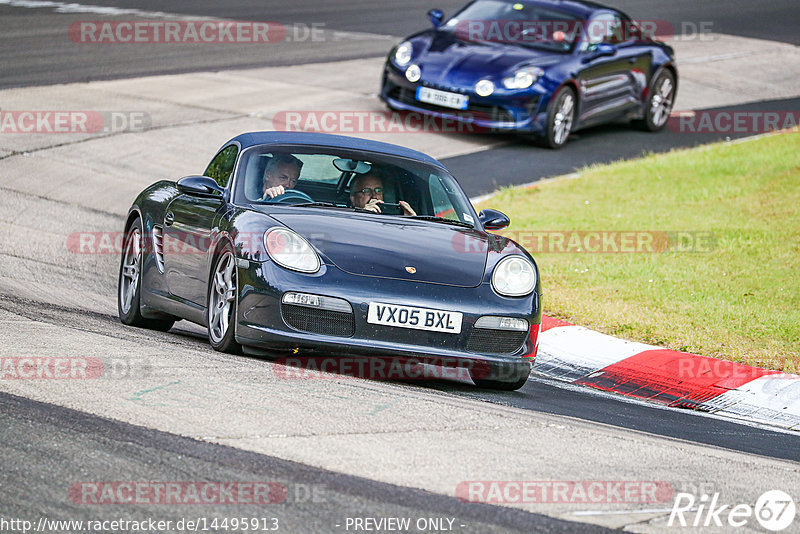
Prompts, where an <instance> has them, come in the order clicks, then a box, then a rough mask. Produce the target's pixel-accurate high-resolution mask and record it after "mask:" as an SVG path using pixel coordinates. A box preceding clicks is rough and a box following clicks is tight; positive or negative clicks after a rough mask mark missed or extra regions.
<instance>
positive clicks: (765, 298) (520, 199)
mask: <svg viewBox="0 0 800 534" xmlns="http://www.w3.org/2000/svg"><path fill="white" fill-rule="evenodd" d="M799 154H800V133H796V132H795V133H785V134H781V135H771V136H766V137H762V138H759V139H754V140H750V141H747V142H743V143H723V144H718V145H709V146H706V147H701V148H699V149H692V150H680V151H673V152H670V153H667V154H658V155H651V156H648V157H645V158H642V159H637V160H630V161H623V162H619V163H614V164H611V165H603V166H593V167H589V168H587V169H584V170H582V171H581V172H580V174H579V177H578V178H575V179H560V180H555V181H552V182H549V183H547V182H546V183H543V184H542V185H540V186H536V187H533V188H530V189H524V190H518V189H516V190H515V189H511V188H509V189H504V190H502V191H500V192H499V193H498V194H496V195H495V196H494V197H492V198H491V199H489V200H488V201H484V202H483V203H481V204H480V205H479V206H476V207H477V208H478V209H482V208H485V207H490V206H493V207H496V208H499V209H501V210H503V211H504V212H506V213H507V214H508V215H509V216H510V217H511V221H512V225H511V227H509V228H508V230H505V231H503V232H501V233H503V234H504V235H508V236H509V237H512V238H513V239H515V240H516V241H518V242H519V243H520V244H522V245H523V246H525V247H526V248H527V249H528V250H529V251H530V252H531V253H532V254H533V255H534V257H535V258H536V260H537V263H538V264H539V269H540V272H541V278H542V287H543V292H544V297H543V302H544V309H545V312H546V313H548V314H550V315H552V316H555V317H560V318H563V319H566V320H569V321H571V322H574V323H576V324H580V325H582V326H586V327H589V328H593V329H596V330H599V331H602V332H605V333H608V334H612V335H616V336H619V337H622V338H626V339H631V340H637V341H642V342H645V343H651V344H655V345H661V346H665V347H668V348H672V349H676V350H681V351H686V352H692V353H696V354H702V355H706V356H713V357H716V358H722V359H728V360H733V361H738V362H742V363H746V364H749V365H755V366H758V367H766V368H769V369H778V370H782V371H786V372H791V373H798V372H800V156H798V155H799ZM614 248H616V249H617V250H618V251H617V252H609V250H614ZM620 250H623V251H620Z"/></svg>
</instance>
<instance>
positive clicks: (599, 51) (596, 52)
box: [583, 43, 617, 63]
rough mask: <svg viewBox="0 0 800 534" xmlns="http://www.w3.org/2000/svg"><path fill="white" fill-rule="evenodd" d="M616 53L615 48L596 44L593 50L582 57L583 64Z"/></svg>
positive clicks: (609, 45) (604, 44) (606, 44)
mask: <svg viewBox="0 0 800 534" xmlns="http://www.w3.org/2000/svg"><path fill="white" fill-rule="evenodd" d="M616 53H617V47H616V46H614V45H611V44H608V43H598V44H596V45H594V48H590V49H589V50H587V51H586V54H585V55H584V56H583V63H589V62H590V61H594V60H595V59H597V58H599V57H608V56H613V55H614V54H616Z"/></svg>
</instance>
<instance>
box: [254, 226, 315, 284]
mask: <svg viewBox="0 0 800 534" xmlns="http://www.w3.org/2000/svg"><path fill="white" fill-rule="evenodd" d="M264 248H266V249H267V253H268V254H269V257H270V258H272V261H274V262H275V263H277V264H278V265H280V266H281V267H285V268H286V269H291V270H292V271H299V272H301V273H315V272H317V271H319V267H320V261H319V256H318V255H317V253H316V251H315V250H314V248H313V247H312V246H311V245H310V244H309V242H308V241H306V240H305V239H303V238H302V237H301V236H300V235H299V234H297V233H296V232H293V231H292V230H289V229H288V228H280V227H279V228H271V229H269V230H267V231H266V233H265V234H264Z"/></svg>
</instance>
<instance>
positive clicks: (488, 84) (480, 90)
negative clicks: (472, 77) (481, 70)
mask: <svg viewBox="0 0 800 534" xmlns="http://www.w3.org/2000/svg"><path fill="white" fill-rule="evenodd" d="M475 93H476V94H477V95H478V96H489V95H491V94H492V93H494V84H493V83H492V81H491V80H480V81H479V82H478V83H476V84H475Z"/></svg>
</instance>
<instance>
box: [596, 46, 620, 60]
mask: <svg viewBox="0 0 800 534" xmlns="http://www.w3.org/2000/svg"><path fill="white" fill-rule="evenodd" d="M616 53H617V47H616V46H614V45H610V44H608V43H600V44H598V45H597V48H595V49H594V55H595V57H603V56H613V55H614V54H616Z"/></svg>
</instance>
